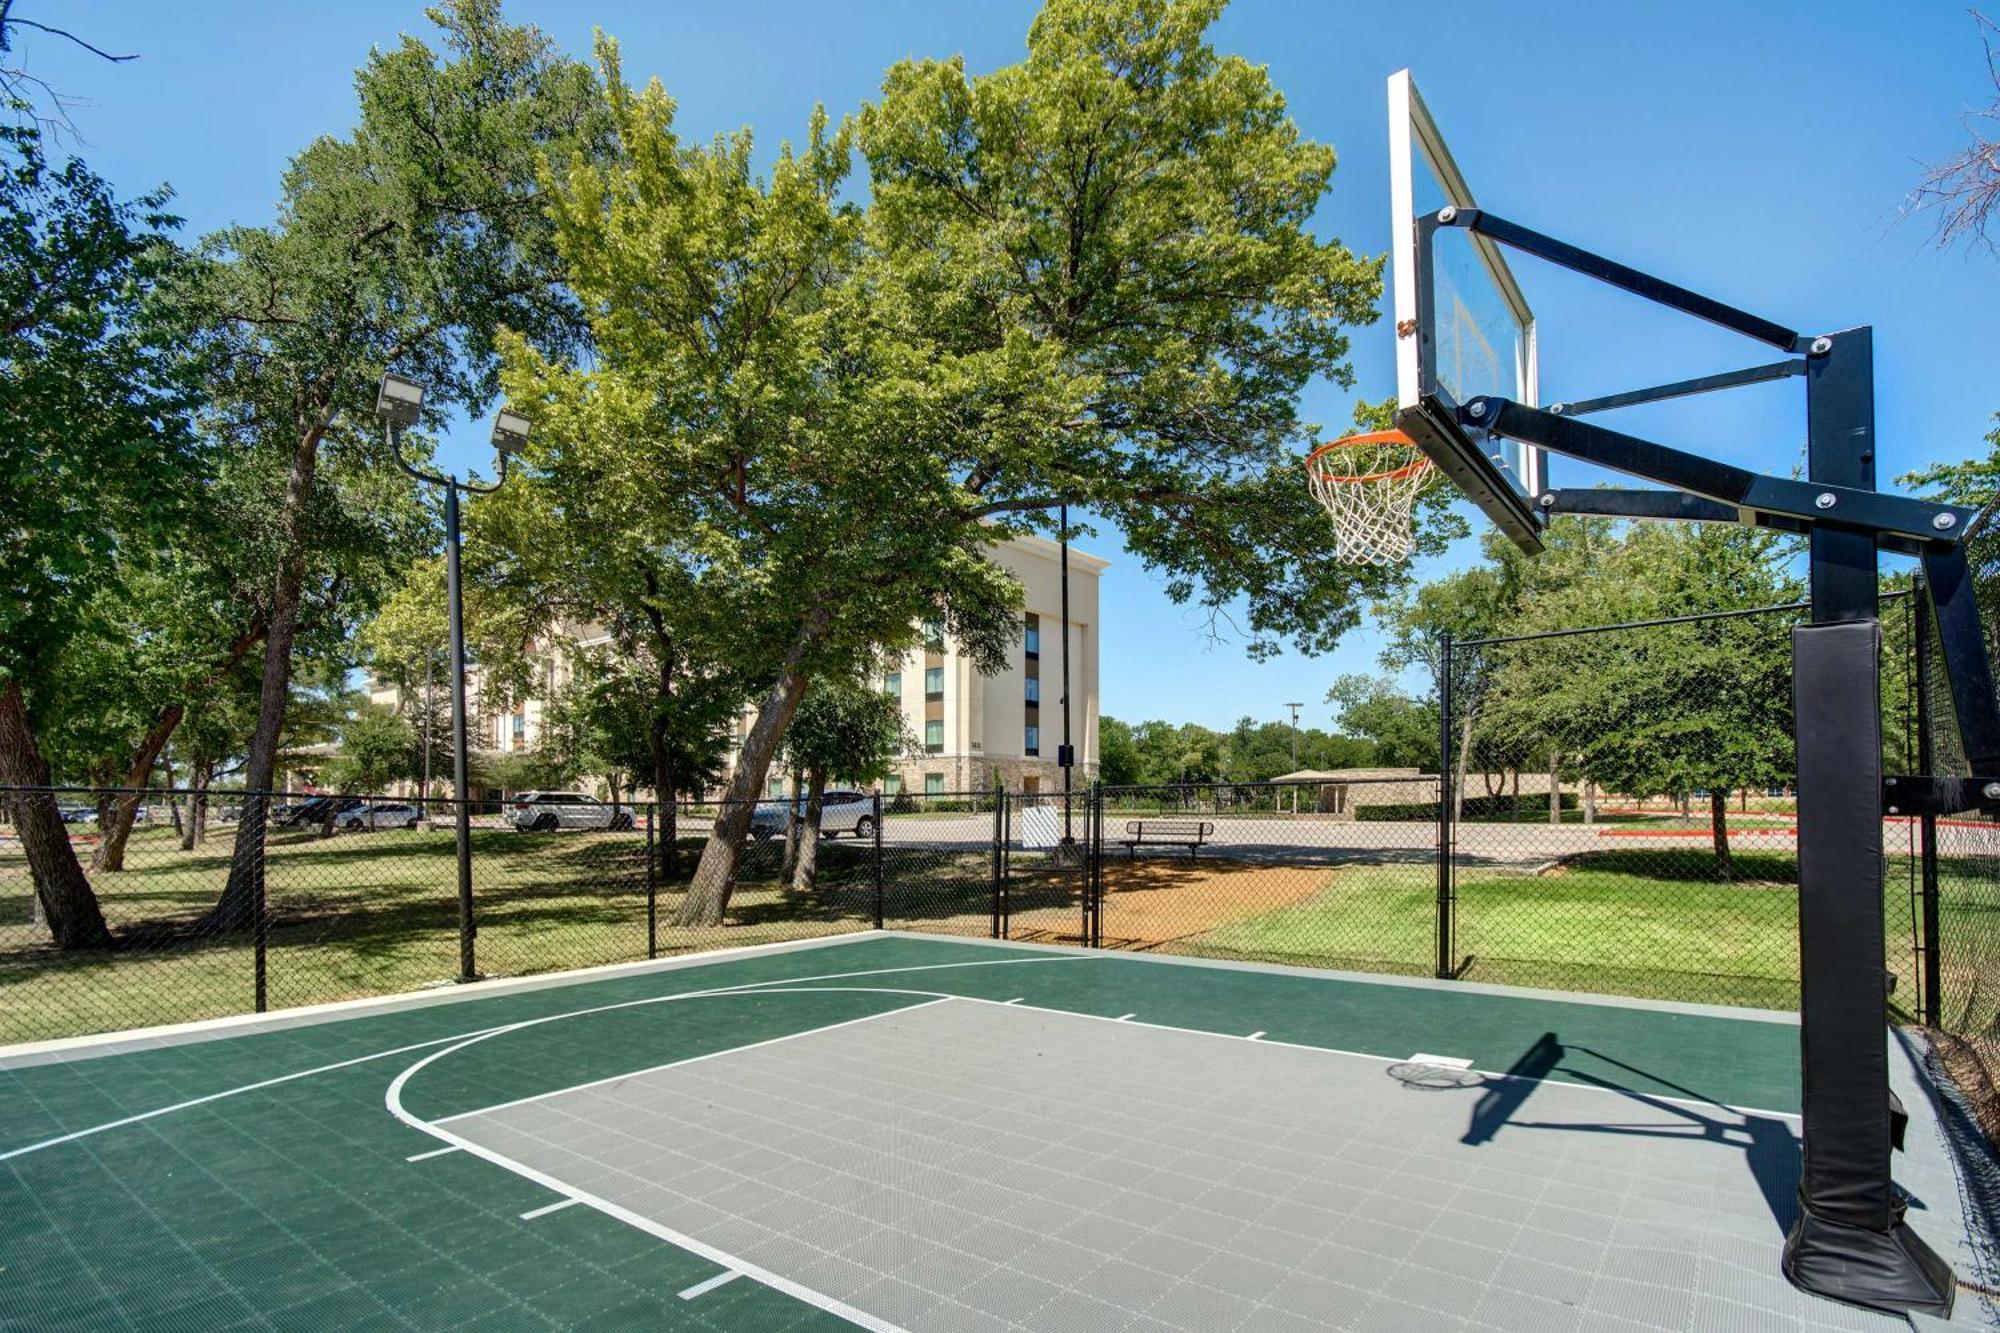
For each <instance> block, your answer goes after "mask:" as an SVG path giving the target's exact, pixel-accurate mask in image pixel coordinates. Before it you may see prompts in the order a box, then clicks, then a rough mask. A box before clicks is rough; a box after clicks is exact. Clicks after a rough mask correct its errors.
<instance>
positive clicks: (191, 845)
mask: <svg viewBox="0 0 2000 1333" xmlns="http://www.w3.org/2000/svg"><path fill="white" fill-rule="evenodd" d="M214 778H215V765H214V764H213V763H211V762H209V761H207V760H203V761H202V762H201V763H199V764H197V765H195V770H194V774H193V785H194V794H193V795H192V796H190V797H189V798H188V815H187V827H186V828H184V829H182V830H181V850H182V851H184V852H191V851H193V850H194V849H195V848H197V847H199V846H200V845H201V842H202V839H203V837H205V836H206V835H207V833H208V784H209V783H210V782H212V781H213V780H214Z"/></svg>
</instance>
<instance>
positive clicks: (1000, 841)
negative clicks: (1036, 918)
mask: <svg viewBox="0 0 2000 1333" xmlns="http://www.w3.org/2000/svg"><path fill="white" fill-rule="evenodd" d="M1006 819H1007V789H1006V788H1005V787H996V788H994V791H993V859H992V865H991V869H992V877H993V884H992V889H993V921H992V929H991V931H990V932H989V933H990V934H991V936H992V938H994V939H996V940H997V939H999V938H1000V884H1001V880H1002V878H1003V871H1002V869H1001V865H1000V856H1001V849H1002V848H1003V847H1004V846H1006V841H1005V836H1006V835H1005V827H1006Z"/></svg>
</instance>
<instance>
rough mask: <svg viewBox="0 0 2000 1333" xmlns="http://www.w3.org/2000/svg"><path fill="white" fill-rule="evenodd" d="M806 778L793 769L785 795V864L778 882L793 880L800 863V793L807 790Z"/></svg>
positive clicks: (779, 872) (780, 870) (779, 873)
mask: <svg viewBox="0 0 2000 1333" xmlns="http://www.w3.org/2000/svg"><path fill="white" fill-rule="evenodd" d="M805 785H806V782H805V778H804V776H803V775H802V774H801V773H800V772H799V770H798V769H796V768H795V769H793V770H792V787H791V790H790V791H789V792H787V793H786V795H785V864H784V865H783V866H782V867H781V868H780V869H779V871H778V882H779V883H781V884H789V883H791V882H792V872H793V871H795V870H797V869H798V865H799V832H800V819H799V793H800V792H802V791H804V790H805Z"/></svg>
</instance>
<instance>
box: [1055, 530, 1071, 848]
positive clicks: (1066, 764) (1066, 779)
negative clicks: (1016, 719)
mask: <svg viewBox="0 0 2000 1333" xmlns="http://www.w3.org/2000/svg"><path fill="white" fill-rule="evenodd" d="M1056 523H1057V525H1058V527H1060V528H1061V531H1060V532H1059V533H1058V534H1057V535H1058V536H1059V537H1061V538H1062V629H1061V633H1062V706H1063V738H1062V746H1061V748H1059V749H1058V750H1057V751H1056V763H1057V764H1058V765H1059V766H1060V767H1061V768H1062V780H1063V845H1064V846H1065V847H1067V846H1070V845H1072V844H1074V843H1075V842H1076V837H1075V835H1074V833H1073V832H1072V831H1071V826H1070V805H1071V803H1072V802H1071V799H1070V770H1071V769H1072V768H1074V767H1075V766H1076V747H1075V746H1073V745H1071V744H1070V741H1069V506H1068V505H1067V504H1065V505H1063V506H1062V513H1061V516H1060V517H1059V518H1058V519H1057V520H1056Z"/></svg>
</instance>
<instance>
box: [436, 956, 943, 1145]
mask: <svg viewBox="0 0 2000 1333" xmlns="http://www.w3.org/2000/svg"><path fill="white" fill-rule="evenodd" d="M814 989H815V990H816V991H819V992H826V991H845V990H850V989H852V990H856V991H860V992H861V993H863V994H867V995H875V994H881V993H883V992H879V991H877V990H875V989H874V988H873V987H868V986H856V987H847V986H819V987H815V988H814ZM739 993H740V992H739ZM779 993H780V994H782V993H783V992H779ZM887 993H888V994H891V995H905V994H908V993H909V992H907V991H890V992H887ZM700 998H702V999H708V1000H716V999H732V998H734V995H733V994H732V995H705V996H702V997H700ZM951 998H953V997H952V996H949V995H940V996H938V998H937V999H935V1000H925V1001H924V1002H923V1003H922V1004H905V1005H899V1006H897V1007H896V1008H894V1009H884V1010H883V1011H882V1012H881V1013H879V1014H863V1015H861V1017H859V1018H848V1019H843V1020H842V1021H840V1022H838V1023H828V1024H825V1025H824V1026H821V1027H816V1028H801V1029H800V1030H799V1031H797V1032H787V1033H786V1034H785V1035H784V1036H782V1037H767V1038H765V1039H764V1040H763V1041H753V1042H750V1043H749V1044H747V1045H744V1046H726V1047H724V1048H723V1049H721V1050H719V1051H709V1052H707V1053H706V1054H703V1055H690V1056H688V1057H687V1058H686V1059H685V1060H669V1061H667V1062H666V1063H665V1064H658V1065H648V1066H646V1067H645V1068H644V1069H628V1070H626V1071H625V1072H624V1073H622V1074H612V1075H610V1076H609V1077H607V1078H594V1079H592V1080H590V1082H588V1083H572V1084H571V1085H570V1086H568V1087H566V1088H551V1089H550V1090H549V1091H547V1092H537V1093H534V1094H533V1095H531V1096H527V1097H516V1098H515V1099H514V1100H513V1101H511V1102H495V1103H494V1104H493V1105H491V1106H482V1107H480V1108H479V1109H478V1110H476V1111H457V1112H454V1113H453V1114H451V1115H443V1116H439V1117H438V1118H437V1119H435V1120H433V1121H431V1122H430V1123H431V1124H433V1125H448V1124H450V1123H451V1122H452V1121H454V1120H468V1119H470V1118H472V1117H473V1116H476V1115H489V1114H491V1113H492V1112H494V1111H505V1110H507V1109H508V1108H509V1107H513V1106H526V1105H528V1104H529V1103H530V1102H540V1101H547V1100H548V1099H549V1098H551V1097H560V1096H562V1095H563V1094H565V1093H570V1092H582V1091H583V1090H584V1089H586V1088H601V1087H603V1086H604V1085H605V1084H607V1083H620V1082H623V1081H624V1080H626V1079H628V1078H639V1077H641V1076H642V1075H646V1074H657V1073H659V1072H660V1071H661V1070H663V1069H679V1068H680V1067H682V1066H683V1065H698V1064H700V1063H701V1062H702V1061H704V1060H713V1059H715V1058H716V1057H717V1056H719V1055H740V1054H742V1053H743V1052H744V1051H754V1050H758V1049H760V1048H762V1047H765V1046H776V1045H777V1044H778V1043H779V1042H785V1041H796V1040H797V1039H798V1038H800V1037H816V1036H818V1035H819V1034H820V1033H822V1032H833V1031H836V1030H838V1029H840V1028H851V1027H853V1026H854V1025H855V1024H857V1023H872V1022H874V1021H875V1020H876V1019H878V1018H891V1017H894V1016H895V1015H897V1014H909V1013H915V1012H916V1011H917V1010H919V1009H928V1008H930V1007H931V1006H932V1005H934V1004H943V1003H944V1002H945V1001H946V1000H949V999H951ZM445 1054H447V1055H448V1054H450V1052H448V1051H447V1052H445ZM443 1151H445V1152H450V1151H451V1149H449V1148H446V1149H444V1150H443ZM425 1156H436V1154H435V1153H426V1154H425ZM411 1160H412V1161H414V1160H416V1159H415V1158H412V1159H411Z"/></svg>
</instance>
